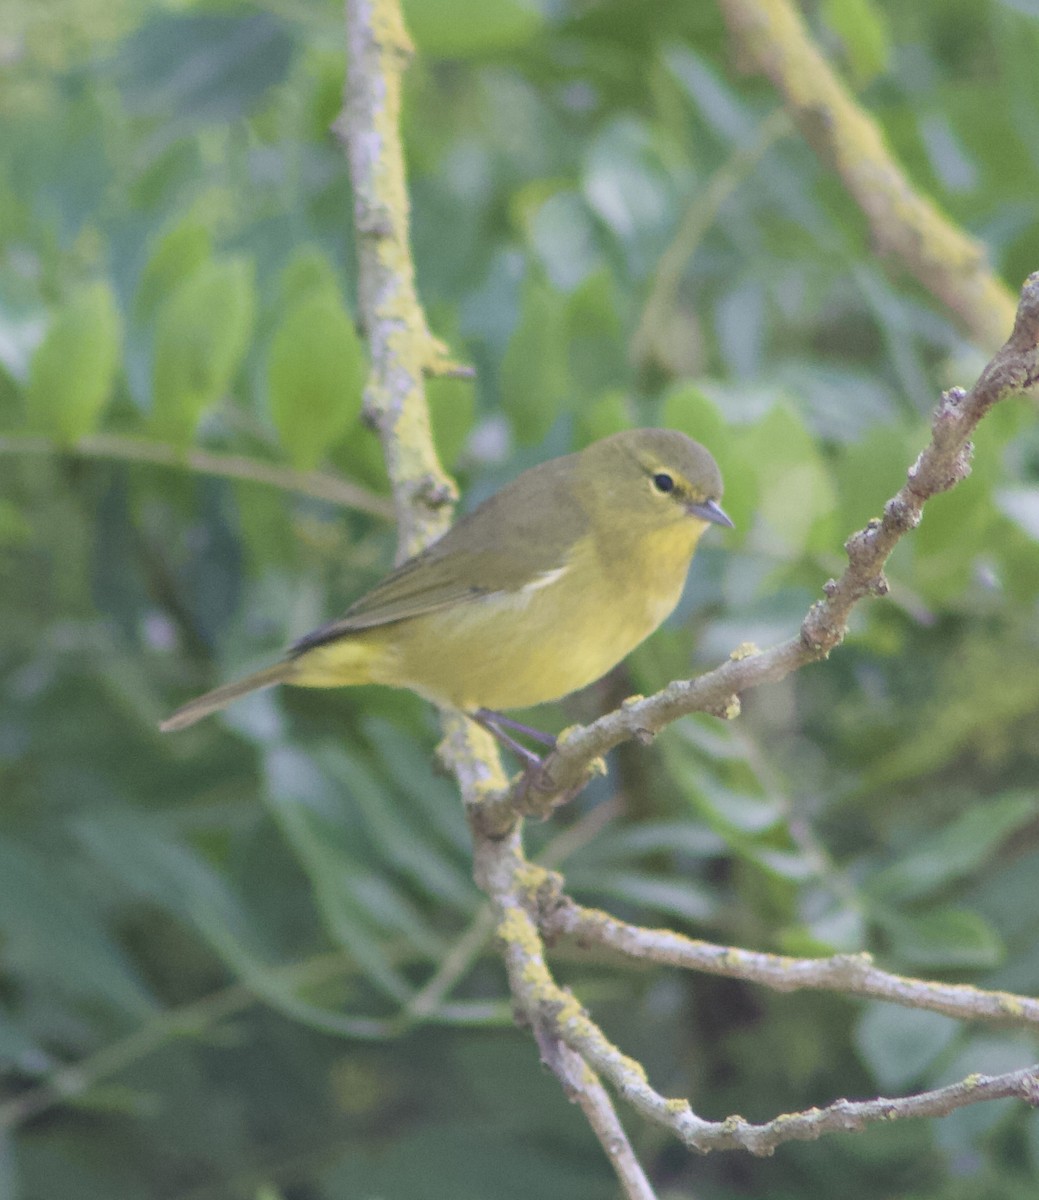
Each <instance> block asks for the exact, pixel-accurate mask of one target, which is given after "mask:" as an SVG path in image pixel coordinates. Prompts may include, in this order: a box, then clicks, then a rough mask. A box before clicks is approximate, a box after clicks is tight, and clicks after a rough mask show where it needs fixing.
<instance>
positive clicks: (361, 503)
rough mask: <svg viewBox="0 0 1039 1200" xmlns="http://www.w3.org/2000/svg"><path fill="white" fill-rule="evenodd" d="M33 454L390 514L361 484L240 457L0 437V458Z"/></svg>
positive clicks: (134, 444) (97, 439)
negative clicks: (176, 473) (139, 466)
mask: <svg viewBox="0 0 1039 1200" xmlns="http://www.w3.org/2000/svg"><path fill="white" fill-rule="evenodd" d="M4 454H12V455H19V454H32V455H41V454H42V455H47V456H49V457H54V458H58V457H61V456H62V455H69V456H71V457H73V458H93V459H112V460H116V461H122V462H129V463H150V464H152V465H154V466H158V467H174V468H179V469H180V470H182V471H194V472H195V473H196V474H198V475H214V476H216V477H218V478H220V479H240V480H243V481H244V482H246V483H260V484H264V485H266V486H267V487H276V488H281V489H282V490H283V491H286V492H298V493H299V494H300V495H301V496H312V497H313V498H314V499H315V500H325V501H327V503H329V504H336V505H338V506H339V507H340V508H356V509H358V510H359V511H360V512H366V513H371V514H372V515H373V516H376V517H383V518H386V517H390V516H392V515H393V510H392V506H391V505H390V504H389V502H388V501H387V500H386V499H384V498H383V497H382V496H378V495H376V494H375V493H374V492H370V491H368V489H367V488H363V487H361V486H360V484H357V483H351V482H350V481H349V480H346V479H340V478H339V476H338V475H326V474H324V473H323V472H320V471H295V470H293V469H292V468H291V467H282V466H278V465H277V464H276V463H268V462H263V461H262V460H260V459H257V458H247V457H245V456H244V455H240V454H213V453H211V452H210V451H208V450H179V449H177V448H176V447H174V446H168V445H167V444H166V443H165V442H152V441H149V440H148V439H146V438H139V437H133V436H130V435H127V434H120V433H98V434H94V435H93V436H91V437H84V438H80V439H79V441H78V442H73V443H72V444H71V445H64V444H63V443H60V442H56V441H54V440H53V439H52V438H47V437H37V436H36V435H34V434H17V433H16V434H11V435H10V436H8V437H0V455H4Z"/></svg>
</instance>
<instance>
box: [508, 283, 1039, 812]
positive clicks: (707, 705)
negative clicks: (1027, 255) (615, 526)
mask: <svg viewBox="0 0 1039 1200" xmlns="http://www.w3.org/2000/svg"><path fill="white" fill-rule="evenodd" d="M1037 382H1039V272H1035V273H1034V274H1032V275H1029V277H1028V278H1027V279H1026V280H1025V283H1024V286H1023V287H1022V290H1021V302H1020V305H1019V306H1018V310H1017V319H1016V321H1015V323H1014V331H1013V333H1012V334H1011V335H1010V339H1009V340H1008V341H1007V343H1006V345H1005V346H1004V347H1003V348H1002V350H1000V351H999V353H998V354H996V356H995V357H994V358H993V359H992V361H991V362H990V363H989V364H988V366H986V367H985V369H984V370H983V371H982V373H981V376H980V377H979V379H978V381H977V383H975V384H974V386H973V387H972V388H971V390H970V391H969V392H964V391H963V389H962V388H952V389H951V390H950V391H948V392H946V393H945V394H944V395H943V396H942V399H941V402H940V403H939V405H938V407H937V409H936V410H935V413H934V418H933V421H932V425H931V441H930V443H929V444H928V445H927V447H926V448H925V449H924V450H923V452H922V453H921V454H920V456H919V458H917V460H916V462H915V463H914V464H913V465H912V466H911V467H910V468H909V470H908V472H907V475H906V482H905V484H904V485H903V486H902V488H901V489H900V490H899V492H898V493H897V494H896V495H895V496H893V497H892V499H890V500H889V501H888V502H887V504H886V505H885V506H884V516H883V518H881V519H875V520H872V521H870V522H869V523H868V524H867V525H866V527H865V529H862V530H860V531H859V532H858V533H856V534H853V535H852V536H851V537H850V538H849V539H848V541H847V542H845V544H844V548H845V550H846V551H847V554H848V566H847V567H846V569H845V571H844V574H843V575H841V577H840V578H839V579H831V580H829V581H828V582H827V583H826V584H825V585H824V586H823V593H824V595H823V598H822V599H821V600H819V601H817V602H816V603H815V604H813V605H812V607H811V609H810V610H809V611H808V613H807V615H806V616H805V618H804V620H803V621H802V623H801V630H800V633H799V635H798V636H797V637H793V638H790V640H789V641H786V642H781V643H780V644H779V645H778V646H773V647H772V648H771V649H770V650H765V651H760V650H758V649H757V648H756V647H745V646H744V647H740V648H739V649H737V650H736V651H734V652H733V654H732V656H731V657H730V658H729V660H728V662H725V663H722V665H721V666H719V667H716V668H715V669H714V670H713V671H708V672H707V673H706V674H705V675H701V676H699V677H698V678H696V679H687V680H679V681H677V682H675V683H671V684H669V685H668V686H667V687H666V688H664V689H663V690H662V691H659V692H657V693H656V694H655V695H653V696H650V697H648V698H643V697H641V696H634V697H632V698H631V699H629V700H626V701H625V702H624V704H622V705H621V707H620V708H619V709H616V710H615V711H614V712H611V713H607V714H606V715H605V716H603V717H600V718H599V719H598V720H597V721H595V722H593V723H592V724H591V725H588V726H584V727H580V726H575V727H573V728H571V729H569V730H565V731H564V732H563V734H562V735H561V736H560V739H559V742H558V745H557V748H556V750H554V751H553V752H552V754H550V755H549V756H548V758H547V759H546V760H545V763H544V766H543V770H542V773H541V778H540V779H539V780H537V781H532V780H531V779H524V780H522V781H521V782H520V784H519V785H518V786H517V788H516V789H514V791H513V793H512V794H508V795H502V796H499V797H497V798H496V799H495V800H493V801H492V802H491V803H490V804H489V805H488V806H487V808H486V811H485V814H484V816H485V820H486V822H487V827H488V828H489V829H501V828H503V827H506V826H507V825H508V823H509V821H510V820H514V819H515V814H516V813H517V812H520V813H537V814H542V815H543V814H546V813H547V812H549V811H550V810H551V809H552V808H553V807H554V806H555V805H556V804H558V803H561V802H562V801H563V800H565V799H567V798H569V797H570V796H572V795H573V794H574V792H575V790H579V789H580V787H581V786H582V784H583V782H584V781H585V780H586V779H587V778H588V776H589V772H590V771H591V770H592V769H593V766H594V764H595V762H596V760H597V759H599V758H600V757H601V756H602V755H604V754H605V753H606V752H607V751H608V750H611V749H612V748H613V747H614V746H616V745H618V744H619V743H620V742H622V741H626V740H628V739H630V738H638V739H640V740H643V741H645V740H648V739H649V738H651V737H652V736H653V735H654V734H656V733H658V732H659V731H660V730H661V729H663V728H664V726H665V725H668V724H670V723H671V722H672V721H675V720H677V719H678V718H679V717H684V716H687V715H688V714H689V713H694V712H705V713H712V714H713V715H715V716H718V717H722V718H725V719H731V718H733V717H735V716H737V715H738V714H739V711H740V700H739V697H740V693H742V692H744V691H746V690H747V689H748V688H753V687H760V686H761V684H763V683H774V682H775V681H776V680H779V679H782V678H783V677H784V676H786V675H789V674H790V672H791V671H796V670H798V669H799V668H800V667H804V666H806V665H807V664H808V663H811V662H816V661H818V660H819V659H822V658H826V657H827V656H828V655H829V653H830V651H831V650H833V649H834V648H835V647H836V646H839V645H840V643H841V642H842V641H843V640H844V636H845V634H846V633H847V630H848V620H849V618H850V616H851V612H852V609H853V608H854V607H855V605H856V604H857V603H858V602H859V601H860V600H861V599H863V597H865V596H883V595H884V594H885V593H886V592H887V588H888V585H887V580H886V579H885V578H884V566H885V564H886V563H887V560H888V558H889V556H890V554H891V552H892V551H893V550H894V548H895V546H896V545H897V544H898V542H899V540H900V539H901V538H902V537H903V536H904V535H905V534H906V533H908V532H909V530H911V529H915V528H916V526H917V525H918V524H919V523H920V517H921V514H922V511H923V507H924V504H925V503H926V502H927V501H928V500H929V499H930V498H931V497H932V496H936V495H938V493H939V492H944V491H948V489H949V488H951V487H954V486H955V485H956V484H957V483H959V482H960V481H961V480H962V479H964V478H965V477H966V476H967V475H968V474H969V472H970V456H971V451H972V446H971V441H970V439H971V437H972V436H973V434H974V430H975V429H976V428H977V425H978V422H979V421H980V420H981V419H982V417H984V416H985V414H986V413H987V412H988V411H989V409H991V408H992V407H993V405H995V404H998V403H999V402H1000V401H1001V400H1004V399H1006V397H1008V396H1012V395H1020V394H1022V393H1024V392H1025V391H1027V390H1028V389H1030V388H1032V387H1034V386H1035V384H1036V383H1037Z"/></svg>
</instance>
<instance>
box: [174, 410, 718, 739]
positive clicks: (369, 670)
mask: <svg viewBox="0 0 1039 1200" xmlns="http://www.w3.org/2000/svg"><path fill="white" fill-rule="evenodd" d="M721 496H722V479H721V473H720V472H719V470H718V466H717V464H716V463H715V461H714V459H713V458H712V457H711V455H710V453H709V452H708V451H707V450H706V449H705V448H704V447H703V446H701V445H700V444H699V443H698V442H694V441H693V440H692V439H691V438H688V437H686V435H685V434H683V433H678V432H676V431H675V430H670V429H631V430H625V431H624V432H622V433H615V434H613V435H612V436H611V437H606V438H603V439H601V440H600V441H597V442H593V443H592V444H591V445H590V446H588V447H586V448H585V449H584V450H581V451H579V452H578V453H576V454H568V455H566V456H565V457H563V458H555V459H552V460H551V461H549V462H545V463H541V464H540V465H539V466H536V467H532V468H531V469H530V470H528V471H524V472H523V473H522V474H521V475H519V476H518V477H517V478H516V479H515V480H514V481H513V482H512V483H510V484H508V485H507V486H506V487H504V488H502V489H501V491H499V492H497V493H496V494H495V495H493V496H491V497H490V499H488V500H485V501H484V502H483V503H482V504H481V505H479V507H477V508H476V509H474V510H473V511H472V512H471V513H469V514H468V515H467V516H464V517H462V518H461V520H459V521H458V522H457V523H456V524H455V525H454V526H452V527H451V528H450V529H449V530H448V531H447V532H446V533H445V534H444V535H443V537H441V538H440V539H439V540H438V541H436V542H434V543H433V544H432V545H431V546H429V547H428V548H427V549H425V550H423V551H422V552H421V553H420V554H417V555H415V557H413V558H411V559H409V560H408V561H407V562H405V563H403V564H402V565H401V566H399V567H397V568H396V570H394V571H392V572H391V573H390V574H389V575H387V576H386V578H385V579H384V580H383V581H382V582H381V583H378V584H376V586H375V587H374V588H372V590H371V591H370V592H368V593H367V594H366V595H364V596H362V597H361V598H360V599H359V600H358V601H357V602H356V603H355V604H354V605H353V606H352V607H351V608H350V609H349V610H348V611H347V613H346V615H345V616H343V617H342V618H340V619H339V620H337V621H332V622H331V623H330V624H327V625H322V626H321V628H320V629H316V630H314V632H313V633H308V634H307V635H306V636H305V637H302V638H300V639H299V641H297V642H296V643H295V644H294V645H292V646H291V648H290V649H289V651H288V653H287V655H286V657H285V658H284V659H282V661H281V662H278V663H276V664H275V665H274V666H271V667H267V668H266V669H265V670H261V671H257V672H256V673H255V674H253V675H248V676H246V677H245V678H244V679H240V680H238V681H237V682H235V683H229V684H226V685H225V686H224V687H220V688H217V689H216V690H215V691H212V692H207V693H206V694H205V695H204V696H199V697H198V698H197V699H195V700H192V701H190V702H189V703H188V704H185V705H184V707H183V708H180V709H178V710H177V711H176V712H175V713H174V714H173V715H172V716H171V717H169V718H168V719H167V720H166V721H164V722H163V723H162V725H161V726H160V728H162V729H163V730H174V729H184V728H185V727H186V726H188V725H193V724H194V723H195V722H196V721H198V720H200V719H201V718H202V717H205V716H208V715H209V714H210V713H212V712H215V711H217V710H218V709H221V708H223V707H224V706H225V705H227V704H230V703H231V701H233V700H236V699H237V698H238V697H239V696H243V695H245V694H246V693H247V692H252V691H256V690H257V689H259V688H266V687H271V686H272V685H274V684H278V683H288V684H293V685H295V686H297V687H343V686H350V685H353V684H363V683H382V684H388V685H390V686H391V687H403V688H410V689H411V690H412V691H414V692H417V693H419V695H421V696H424V697H426V698H427V699H429V700H432V701H433V702H434V703H436V704H438V705H450V706H453V707H454V708H458V709H461V710H462V711H463V712H466V713H469V714H470V715H474V716H476V717H477V718H478V719H481V720H483V722H484V723H485V724H487V725H488V727H489V728H491V729H492V731H493V732H495V733H498V734H499V736H503V740H505V741H506V742H509V743H510V744H511V739H509V738H508V737H507V735H503V733H502V730H501V728H500V726H501V725H502V724H504V725H506V726H509V727H513V728H519V729H525V727H523V726H520V725H518V724H517V723H516V722H514V721H510V720H508V719H505V718H501V717H500V716H499V714H500V711H501V710H502V709H512V708H528V707H530V706H532V705H535V704H542V703H545V702H547V701H550V700H558V699H559V698H560V697H562V696H565V695H567V694H568V693H570V692H574V691H577V690H578V689H579V688H582V687H584V686H586V685H587V684H589V683H592V682H594V680H596V679H599V678H600V677H601V676H603V675H605V674H606V672H607V671H609V670H610V668H611V667H613V666H615V665H616V664H617V663H618V662H620V661H621V659H623V658H624V657H625V656H626V655H627V654H628V653H629V652H630V651H632V650H633V649H634V648H635V647H636V646H637V645H638V644H639V643H640V642H642V641H643V640H644V639H645V638H647V637H648V636H649V635H650V634H651V633H652V632H653V631H654V630H655V629H656V628H657V627H658V626H659V625H660V623H661V622H662V621H663V620H664V618H665V617H667V616H668V614H669V613H671V612H672V610H673V609H674V607H675V605H676V604H677V603H678V600H679V597H680V595H681V593H682V587H683V585H684V582H685V577H686V573H687V571H688V569H689V564H690V562H691V561H692V557H693V553H694V551H695V550H696V546H697V543H698V542H699V540H700V537H701V535H702V534H703V533H704V531H705V530H706V529H707V527H708V526H709V525H712V524H713V525H723V526H729V527H731V526H732V521H730V520H729V518H728V517H727V516H726V514H725V512H724V510H723V509H722V508H721V507H720V505H719V501H720V499H721ZM526 732H533V731H529V730H526ZM543 740H548V739H543Z"/></svg>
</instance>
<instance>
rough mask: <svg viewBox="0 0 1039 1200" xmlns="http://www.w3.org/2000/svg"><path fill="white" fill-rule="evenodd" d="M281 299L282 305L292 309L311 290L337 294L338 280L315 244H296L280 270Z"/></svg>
mask: <svg viewBox="0 0 1039 1200" xmlns="http://www.w3.org/2000/svg"><path fill="white" fill-rule="evenodd" d="M279 291H280V294H281V302H282V305H283V306H284V307H285V308H287V309H288V308H295V306H296V305H297V304H299V303H300V302H301V301H302V300H304V299H306V298H307V297H309V296H312V295H313V294H314V293H315V292H320V293H321V294H322V295H325V296H331V297H333V298H335V299H338V297H339V280H338V279H337V278H336V273H335V269H334V268H333V266H332V264H331V263H330V262H329V261H328V256H327V255H326V254H325V253H324V252H323V251H322V250H321V249H319V248H318V247H317V246H300V247H299V249H297V250H296V252H295V253H294V254H293V255H292V257H291V258H290V259H289V261H288V262H287V263H286V264H285V268H284V270H283V271H282V273H281V280H280V288H279Z"/></svg>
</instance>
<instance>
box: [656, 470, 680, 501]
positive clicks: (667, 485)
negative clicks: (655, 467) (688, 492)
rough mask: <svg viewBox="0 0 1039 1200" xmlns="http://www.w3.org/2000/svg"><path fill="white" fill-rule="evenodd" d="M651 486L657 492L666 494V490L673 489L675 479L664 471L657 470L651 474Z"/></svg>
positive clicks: (671, 490)
mask: <svg viewBox="0 0 1039 1200" xmlns="http://www.w3.org/2000/svg"><path fill="white" fill-rule="evenodd" d="M653 486H654V487H655V488H656V489H657V491H658V492H663V493H664V494H665V495H667V493H668V492H673V491H674V490H675V481H674V479H673V478H672V477H671V476H670V475H669V474H668V473H667V472H666V471H658V472H657V473H656V474H655V475H654V476H653Z"/></svg>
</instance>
